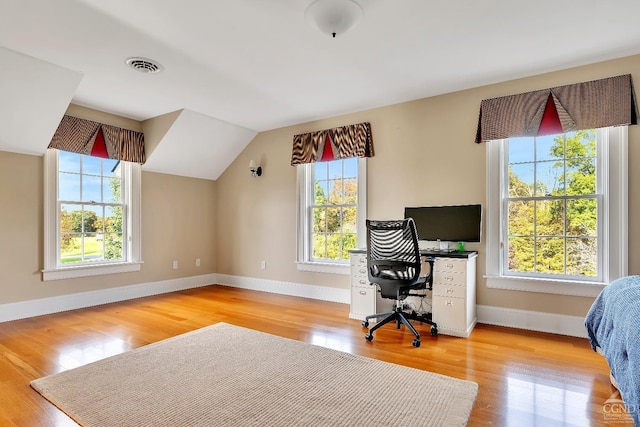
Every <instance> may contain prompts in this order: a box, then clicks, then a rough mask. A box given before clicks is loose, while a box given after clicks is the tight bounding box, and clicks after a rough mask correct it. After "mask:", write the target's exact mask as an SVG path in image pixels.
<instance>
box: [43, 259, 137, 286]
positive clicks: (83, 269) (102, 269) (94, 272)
mask: <svg viewBox="0 0 640 427" xmlns="http://www.w3.org/2000/svg"><path fill="white" fill-rule="evenodd" d="M141 264H142V262H122V263H117V264H115V263H114V264H99V265H95V264H94V265H83V266H74V267H64V268H57V269H52V270H42V280H43V281H44V282H47V281H49V280H63V279H75V278H77V277H88V276H100V275H103V274H116V273H130V272H134V271H140V265H141Z"/></svg>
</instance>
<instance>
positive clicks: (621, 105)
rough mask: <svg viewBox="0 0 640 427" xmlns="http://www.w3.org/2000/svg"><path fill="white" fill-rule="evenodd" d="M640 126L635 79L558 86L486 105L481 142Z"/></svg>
mask: <svg viewBox="0 0 640 427" xmlns="http://www.w3.org/2000/svg"><path fill="white" fill-rule="evenodd" d="M635 124H638V107H637V105H636V98H635V93H634V91H633V82H632V81H631V75H630V74H625V75H622V76H616V77H608V78H605V79H600V80H593V81H590V82H584V83H576V84H572V85H566V86H558V87H554V88H551V89H543V90H537V91H533V92H526V93H521V94H517V95H510V96H502V97H499V98H492V99H485V100H483V101H482V102H481V103H480V118H479V120H478V130H477V133H476V143H480V142H483V141H489V140H492V139H502V138H509V137H517V136H537V135H545V134H552V133H562V132H569V131H574V130H582V129H593V128H601V127H607V126H622V125H635Z"/></svg>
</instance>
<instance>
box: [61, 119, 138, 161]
mask: <svg viewBox="0 0 640 427" xmlns="http://www.w3.org/2000/svg"><path fill="white" fill-rule="evenodd" d="M49 148H56V149H58V150H64V151H70V152H72V153H79V154H87V155H90V156H93V155H97V156H98V157H104V158H109V159H115V160H124V161H127V162H135V163H144V162H145V161H146V156H145V151H144V134H143V133H142V132H136V131H133V130H129V129H123V128H119V127H116V126H111V125H106V124H103V123H98V122H94V121H91V120H85V119H80V118H78V117H73V116H67V115H65V116H64V117H63V118H62V120H61V121H60V124H59V125H58V129H57V130H56V133H55V134H54V135H53V138H51V142H50V143H49ZM94 153H95V154H94Z"/></svg>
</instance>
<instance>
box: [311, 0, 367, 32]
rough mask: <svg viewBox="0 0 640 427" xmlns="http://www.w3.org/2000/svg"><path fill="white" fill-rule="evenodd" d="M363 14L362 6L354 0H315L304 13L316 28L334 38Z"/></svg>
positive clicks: (357, 20)
mask: <svg viewBox="0 0 640 427" xmlns="http://www.w3.org/2000/svg"><path fill="white" fill-rule="evenodd" d="M363 15H364V11H363V10H362V6H360V5H359V4H358V3H357V2H355V1H354V0H316V1H314V2H313V3H311V4H310V5H309V7H307V10H306V11H305V13H304V16H305V18H306V19H307V20H308V21H309V22H311V24H313V25H314V26H315V27H316V28H318V30H320V31H321V32H323V33H325V34H329V35H331V36H333V37H334V38H335V37H336V35H338V34H343V33H346V32H347V31H348V30H349V29H350V28H351V27H353V26H354V25H356V24H357V23H358V22H359V21H360V19H362V16H363Z"/></svg>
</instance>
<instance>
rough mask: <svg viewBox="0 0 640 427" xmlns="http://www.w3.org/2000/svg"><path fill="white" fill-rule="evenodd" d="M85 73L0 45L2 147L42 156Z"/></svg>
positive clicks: (2, 148)
mask: <svg viewBox="0 0 640 427" xmlns="http://www.w3.org/2000/svg"><path fill="white" fill-rule="evenodd" d="M81 79H82V74H81V73H79V72H75V71H71V70H68V69H66V68H63V67H60V66H58V65H54V64H51V63H48V62H45V61H42V60H39V59H36V58H33V57H30V56H26V55H23V54H21V53H18V52H14V51H12V50H9V49H5V48H3V47H2V46H0V123H1V125H0V150H3V151H13V152H16V153H23V154H35V155H40V154H42V153H43V152H44V150H45V149H46V148H47V145H49V141H51V137H52V136H53V134H54V132H55V131H56V129H57V127H58V124H59V123H60V119H62V116H63V115H64V112H65V110H66V109H67V106H68V105H69V103H70V102H71V99H72V98H73V94H74V93H75V91H76V89H77V88H78V84H79V83H80V80H81Z"/></svg>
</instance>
